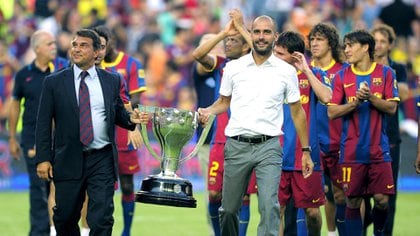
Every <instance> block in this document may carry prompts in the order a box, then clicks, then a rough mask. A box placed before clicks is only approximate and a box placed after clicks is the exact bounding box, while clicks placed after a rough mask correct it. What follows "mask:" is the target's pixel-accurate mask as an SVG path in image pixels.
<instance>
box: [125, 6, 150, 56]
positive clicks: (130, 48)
mask: <svg viewBox="0 0 420 236" xmlns="http://www.w3.org/2000/svg"><path fill="white" fill-rule="evenodd" d="M128 23H129V24H128V26H127V37H128V39H127V52H128V53H129V54H134V53H136V49H137V44H138V41H139V40H140V38H141V37H142V36H143V35H144V34H145V33H149V31H148V30H149V29H148V25H149V22H147V19H146V17H145V15H144V14H143V13H142V12H141V11H140V10H134V11H132V12H130V16H129V20H128Z"/></svg>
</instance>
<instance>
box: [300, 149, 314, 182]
mask: <svg viewBox="0 0 420 236" xmlns="http://www.w3.org/2000/svg"><path fill="white" fill-rule="evenodd" d="M313 171H314V163H313V162H312V159H311V154H310V153H309V152H303V154H302V174H303V178H305V179H306V178H308V177H309V176H311V174H312V172H313Z"/></svg>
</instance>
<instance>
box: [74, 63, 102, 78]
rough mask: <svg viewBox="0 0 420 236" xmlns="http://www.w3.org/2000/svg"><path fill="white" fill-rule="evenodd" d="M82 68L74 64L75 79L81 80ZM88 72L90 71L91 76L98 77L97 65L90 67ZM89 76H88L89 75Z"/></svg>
mask: <svg viewBox="0 0 420 236" xmlns="http://www.w3.org/2000/svg"><path fill="white" fill-rule="evenodd" d="M82 71H83V70H82V69H80V68H79V67H78V66H76V65H74V66H73V78H74V79H75V80H80V73H82ZM87 72H88V73H89V77H90V78H92V79H93V78H96V77H97V76H96V75H97V73H96V69H95V66H92V67H90V68H89V69H88V70H87ZM87 78H88V77H87Z"/></svg>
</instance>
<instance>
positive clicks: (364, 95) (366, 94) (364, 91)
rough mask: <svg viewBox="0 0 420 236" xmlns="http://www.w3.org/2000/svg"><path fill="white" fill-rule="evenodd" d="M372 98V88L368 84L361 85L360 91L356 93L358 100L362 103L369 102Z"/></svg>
mask: <svg viewBox="0 0 420 236" xmlns="http://www.w3.org/2000/svg"><path fill="white" fill-rule="evenodd" d="M370 96H371V93H370V88H369V85H368V84H367V82H362V83H360V85H359V89H358V90H357V91H356V98H357V99H359V100H360V101H368V100H369V99H370Z"/></svg>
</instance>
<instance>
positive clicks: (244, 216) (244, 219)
mask: <svg viewBox="0 0 420 236" xmlns="http://www.w3.org/2000/svg"><path fill="white" fill-rule="evenodd" d="M249 214H250V213H249V200H246V201H243V202H242V206H241V210H240V211H239V236H245V235H246V230H247V229H248V223H249Z"/></svg>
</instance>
